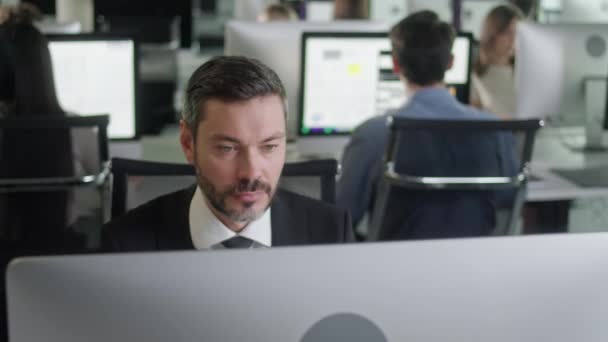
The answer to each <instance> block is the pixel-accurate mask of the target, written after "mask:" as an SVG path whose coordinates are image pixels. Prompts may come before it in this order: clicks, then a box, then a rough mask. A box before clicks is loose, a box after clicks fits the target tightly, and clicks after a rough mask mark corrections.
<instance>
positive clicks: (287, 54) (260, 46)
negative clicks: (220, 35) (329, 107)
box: [224, 20, 388, 138]
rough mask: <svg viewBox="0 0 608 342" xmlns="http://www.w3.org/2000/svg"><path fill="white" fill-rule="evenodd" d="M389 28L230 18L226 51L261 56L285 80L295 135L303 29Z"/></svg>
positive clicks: (346, 22) (290, 130) (371, 24)
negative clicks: (260, 21)
mask: <svg viewBox="0 0 608 342" xmlns="http://www.w3.org/2000/svg"><path fill="white" fill-rule="evenodd" d="M387 30H388V24H387V23H380V22H368V21H349V20H341V21H336V22H302V21H300V22H269V23H256V22H248V21H230V22H228V23H227V25H226V31H225V45H224V53H225V54H226V55H232V56H234V55H242V56H248V57H253V58H256V59H259V60H260V61H262V62H263V63H264V64H266V65H268V66H269V67H271V68H272V69H273V70H274V71H276V72H277V74H278V75H279V77H280V78H281V81H283V85H284V86H285V90H286V92H287V98H288V102H289V117H288V119H287V128H288V134H289V136H290V137H291V138H294V137H295V136H296V135H297V131H298V127H297V126H298V117H299V113H298V108H299V104H298V103H299V100H298V97H299V87H300V48H301V38H302V32H305V31H352V32H357V31H365V32H370V31H375V32H386V31H387Z"/></svg>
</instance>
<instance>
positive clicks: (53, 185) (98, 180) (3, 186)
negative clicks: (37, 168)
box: [0, 163, 110, 193]
mask: <svg viewBox="0 0 608 342" xmlns="http://www.w3.org/2000/svg"><path fill="white" fill-rule="evenodd" d="M109 175H110V169H109V164H108V163H105V164H104V166H103V168H102V170H101V171H100V172H99V173H97V174H90V175H84V176H81V177H40V178H9V179H0V193H8V192H37V191H60V190H69V189H73V188H80V187H88V186H102V185H103V184H105V183H106V182H107V181H108V179H109Z"/></svg>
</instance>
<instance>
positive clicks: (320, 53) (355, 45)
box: [298, 32, 472, 136]
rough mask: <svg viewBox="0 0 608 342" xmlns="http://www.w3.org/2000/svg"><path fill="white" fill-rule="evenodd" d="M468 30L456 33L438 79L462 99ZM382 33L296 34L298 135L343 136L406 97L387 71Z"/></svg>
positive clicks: (466, 82)
mask: <svg viewBox="0 0 608 342" xmlns="http://www.w3.org/2000/svg"><path fill="white" fill-rule="evenodd" d="M471 40H472V36H471V35H470V34H466V33H462V34H459V35H458V36H457V37H456V39H455V41H454V46H453V48H452V53H453V55H454V65H453V67H452V68H451V69H450V70H448V71H447V72H446V74H445V79H444V82H445V83H446V84H447V85H448V87H449V88H450V89H451V90H452V91H453V93H454V94H455V96H456V97H457V98H458V99H459V100H460V101H461V102H463V103H467V102H468V98H469V81H470V72H469V70H470V65H471V45H472V44H471ZM391 50H392V49H391V41H390V39H389V38H388V33H386V32H384V33H375V32H348V33H344V32H305V33H304V35H303V38H302V68H301V72H302V77H301V80H302V85H301V87H300V89H301V93H302V96H301V99H302V101H301V107H300V113H301V119H300V122H299V123H300V125H299V131H298V134H299V135H300V136H315V135H316V136H318V135H324V136H327V135H344V134H350V133H351V131H352V130H353V129H354V128H355V127H357V126H358V125H359V124H361V123H362V122H363V121H365V120H366V119H368V118H370V117H372V116H375V115H382V114H386V113H387V112H389V111H390V110H393V109H397V108H399V107H400V106H402V105H403V104H404V102H405V101H406V95H405V89H404V88H405V87H404V85H403V82H402V81H401V80H400V79H399V76H398V75H396V74H395V73H394V72H393V61H392V55H391Z"/></svg>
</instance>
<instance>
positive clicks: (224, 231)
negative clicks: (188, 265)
mask: <svg viewBox="0 0 608 342" xmlns="http://www.w3.org/2000/svg"><path fill="white" fill-rule="evenodd" d="M189 222H190V237H191V238H192V243H193V244H194V247H195V248H196V249H223V248H225V247H224V246H223V245H222V242H223V241H225V240H228V239H230V238H232V237H234V236H237V235H239V236H242V237H246V238H248V239H251V240H253V245H252V246H251V248H264V247H271V246H272V229H271V225H270V208H268V210H266V212H264V214H263V215H262V216H261V217H260V218H258V219H257V220H255V221H253V222H249V224H248V225H247V226H246V227H245V228H244V229H243V230H242V231H241V232H240V233H239V234H237V233H235V232H233V231H232V230H230V229H229V228H228V227H226V225H224V224H223V223H222V221H220V220H219V219H218V218H217V217H216V216H215V214H213V212H212V211H211V209H209V205H208V204H207V201H206V200H205V198H204V195H203V192H202V191H201V189H200V188H199V187H197V188H196V191H195V192H194V196H192V201H190V213H189Z"/></svg>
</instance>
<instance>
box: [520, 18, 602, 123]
mask: <svg viewBox="0 0 608 342" xmlns="http://www.w3.org/2000/svg"><path fill="white" fill-rule="evenodd" d="M516 42H517V46H516V58H515V89H516V91H517V109H516V116H517V117H544V118H548V121H549V122H550V123H552V124H554V125H564V126H573V125H577V126H578V125H585V123H586V121H587V120H588V119H589V117H588V116H589V115H588V111H589V110H588V109H591V108H590V107H589V105H593V103H601V106H600V107H604V104H605V101H606V100H605V93H604V94H601V96H600V98H590V95H591V93H590V92H588V91H586V87H588V86H589V85H590V83H589V82H590V81H593V80H594V79H597V78H599V79H606V78H607V77H608V43H607V42H608V26H607V25H605V24H535V23H529V22H522V23H520V24H519V25H518V29H517V39H516ZM587 101H589V102H587ZM586 102H587V103H586ZM594 107H596V106H595V105H594ZM589 114H590V115H593V116H599V117H600V119H601V120H600V121H602V120H603V117H604V110H603V109H602V110H600V113H598V112H594V113H589ZM600 126H601V123H600Z"/></svg>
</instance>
